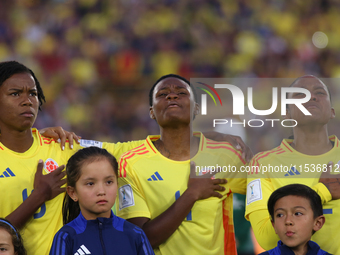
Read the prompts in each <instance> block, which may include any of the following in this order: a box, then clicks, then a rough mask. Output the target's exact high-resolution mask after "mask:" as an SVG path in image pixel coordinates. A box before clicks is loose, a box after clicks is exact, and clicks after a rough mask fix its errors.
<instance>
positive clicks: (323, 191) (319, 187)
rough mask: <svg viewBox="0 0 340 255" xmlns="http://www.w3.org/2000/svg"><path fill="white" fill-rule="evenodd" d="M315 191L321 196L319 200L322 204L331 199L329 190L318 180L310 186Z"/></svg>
mask: <svg viewBox="0 0 340 255" xmlns="http://www.w3.org/2000/svg"><path fill="white" fill-rule="evenodd" d="M311 188H312V189H313V190H314V191H315V192H316V193H318V195H319V196H320V198H321V202H322V204H325V203H328V202H329V201H331V200H332V195H331V193H330V192H329V190H328V189H327V187H326V186H325V185H324V184H323V183H321V182H319V183H317V184H315V185H314V186H313V187H311Z"/></svg>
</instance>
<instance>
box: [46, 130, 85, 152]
mask: <svg viewBox="0 0 340 255" xmlns="http://www.w3.org/2000/svg"><path fill="white" fill-rule="evenodd" d="M39 132H40V134H41V135H43V136H45V137H48V138H53V139H54V140H56V141H57V142H58V143H60V147H61V149H62V150H64V148H65V143H66V140H68V141H69V146H70V149H73V141H76V143H78V144H79V139H80V138H81V137H80V136H78V135H76V134H75V133H74V132H69V131H66V130H64V129H63V128H62V127H47V128H43V129H41V130H40V131H39Z"/></svg>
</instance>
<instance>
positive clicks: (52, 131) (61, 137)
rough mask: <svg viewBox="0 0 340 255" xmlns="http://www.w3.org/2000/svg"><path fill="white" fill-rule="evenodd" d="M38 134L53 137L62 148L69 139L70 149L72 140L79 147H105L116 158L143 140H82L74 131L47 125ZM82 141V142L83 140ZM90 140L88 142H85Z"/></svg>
mask: <svg viewBox="0 0 340 255" xmlns="http://www.w3.org/2000/svg"><path fill="white" fill-rule="evenodd" d="M39 132H40V134H41V135H43V136H45V137H48V138H53V139H55V140H56V141H60V146H61V148H62V150H64V148H65V143H66V140H68V141H69V145H70V149H73V140H74V141H76V143H77V144H80V146H81V147H88V146H97V147H101V148H104V149H106V150H107V151H108V152H110V153H111V154H112V155H113V156H114V157H115V158H116V159H119V158H120V156H121V155H122V154H123V153H124V152H127V151H129V150H132V149H133V148H136V147H138V146H139V145H141V144H142V143H143V142H144V141H145V140H138V141H131V142H123V143H105V142H104V143H102V142H97V141H91V140H84V139H81V137H80V136H77V135H76V134H75V133H74V132H68V131H66V130H64V129H63V128H62V127H48V128H44V129H41V130H40V131H39ZM82 141H83V142H84V143H83V142H82ZM86 142H90V143H86Z"/></svg>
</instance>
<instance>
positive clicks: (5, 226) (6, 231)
mask: <svg viewBox="0 0 340 255" xmlns="http://www.w3.org/2000/svg"><path fill="white" fill-rule="evenodd" d="M0 254H1V255H5V254H6V255H26V254H27V253H26V250H25V248H24V244H23V241H22V238H21V236H20V233H19V232H18V231H17V230H16V229H15V227H14V226H13V225H12V224H11V223H10V222H9V221H7V220H5V219H3V218H0Z"/></svg>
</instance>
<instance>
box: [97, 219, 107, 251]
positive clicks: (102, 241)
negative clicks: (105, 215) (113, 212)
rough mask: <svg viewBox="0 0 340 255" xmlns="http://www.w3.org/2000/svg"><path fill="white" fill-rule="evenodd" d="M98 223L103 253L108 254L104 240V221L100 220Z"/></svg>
mask: <svg viewBox="0 0 340 255" xmlns="http://www.w3.org/2000/svg"><path fill="white" fill-rule="evenodd" d="M98 225H99V239H100V243H101V245H102V249H103V254H104V255H106V250H105V245H104V240H103V233H102V229H103V223H102V222H100V221H99V222H98Z"/></svg>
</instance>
